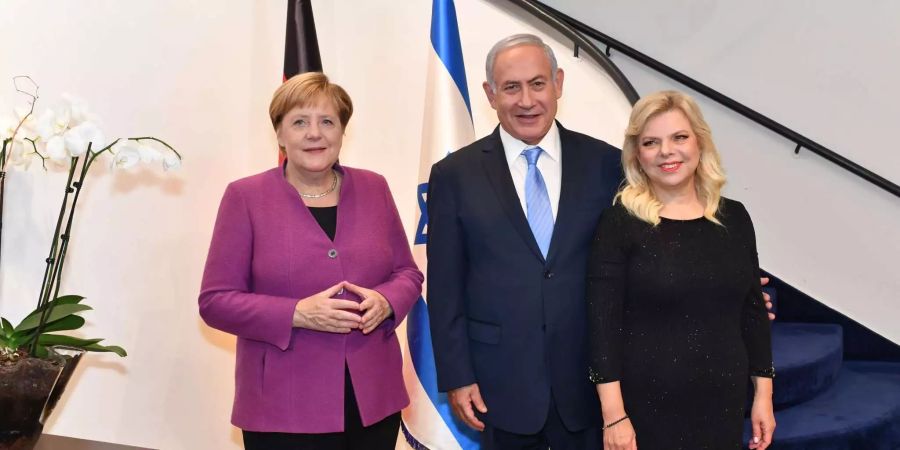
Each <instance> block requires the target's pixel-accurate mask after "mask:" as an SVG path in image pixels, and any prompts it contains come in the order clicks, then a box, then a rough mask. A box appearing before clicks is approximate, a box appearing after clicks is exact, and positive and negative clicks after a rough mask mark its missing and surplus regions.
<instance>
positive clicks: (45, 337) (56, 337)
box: [38, 334, 103, 348]
mask: <svg viewBox="0 0 900 450" xmlns="http://www.w3.org/2000/svg"><path fill="white" fill-rule="evenodd" d="M102 340H103V339H82V338H77V337H73V336H66V335H64V334H42V335H41V337H39V338H38V344H41V345H68V346H71V347H83V348H86V347H87V346H89V345H94V344H96V343H98V342H100V341H102Z"/></svg>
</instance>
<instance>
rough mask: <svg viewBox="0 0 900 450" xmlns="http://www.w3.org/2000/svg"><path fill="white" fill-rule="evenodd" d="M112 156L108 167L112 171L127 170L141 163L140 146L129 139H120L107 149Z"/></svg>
mask: <svg viewBox="0 0 900 450" xmlns="http://www.w3.org/2000/svg"><path fill="white" fill-rule="evenodd" d="M109 151H110V153H112V154H113V157H112V161H110V164H109V165H110V167H111V168H113V169H128V168H131V167H134V166H135V165H136V164H137V163H139V162H140V161H141V152H140V144H139V143H138V142H136V141H132V140H130V139H122V140H120V141H119V142H116V144H115V145H113V146H112V148H110V149H109Z"/></svg>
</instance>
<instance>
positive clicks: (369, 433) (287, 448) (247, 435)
mask: <svg viewBox="0 0 900 450" xmlns="http://www.w3.org/2000/svg"><path fill="white" fill-rule="evenodd" d="M344 378H345V380H344V431H342V432H336V433H308V434H307V433H268V432H257V431H246V430H245V431H243V434H244V448H245V449H246V450H394V448H395V447H396V445H397V434H398V432H399V431H400V413H399V412H397V413H394V414H391V415H390V416H387V417H385V418H384V419H382V420H381V421H379V422H376V423H373V424H372V425H369V426H368V427H364V426H363V424H362V419H361V418H360V416H359V407H358V406H357V404H356V396H355V395H354V393H353V385H352V383H351V381H350V369H348V368H345V369H344Z"/></svg>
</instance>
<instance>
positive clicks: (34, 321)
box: [16, 304, 93, 332]
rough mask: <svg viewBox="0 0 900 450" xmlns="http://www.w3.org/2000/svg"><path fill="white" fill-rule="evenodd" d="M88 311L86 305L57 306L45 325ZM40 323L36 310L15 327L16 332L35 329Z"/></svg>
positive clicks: (39, 316)
mask: <svg viewBox="0 0 900 450" xmlns="http://www.w3.org/2000/svg"><path fill="white" fill-rule="evenodd" d="M89 309H93V308H91V307H90V306H88V305H78V304H68V305H59V306H57V307H56V308H53V311H51V312H50V317H48V318H47V323H48V324H49V323H51V322H56V321H57V320H59V319H62V318H63V317H66V316H69V315H72V314H75V313H79V312H81V311H87V310H89ZM40 323H41V311H40V310H37V311H34V312H33V313H31V314H29V315H28V317H26V318H25V320H23V321H22V323H20V324H19V326H17V327H16V331H17V332H19V331H24V330H30V329H32V328H37V327H38V325H40Z"/></svg>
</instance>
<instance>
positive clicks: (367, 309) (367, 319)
mask: <svg viewBox="0 0 900 450" xmlns="http://www.w3.org/2000/svg"><path fill="white" fill-rule="evenodd" d="M344 287H346V288H347V290H348V291H350V292H352V293H354V294H356V295H358V296H359V298H361V299H362V302H360V304H359V310H360V311H361V312H364V313H363V316H362V322H361V323H360V325H359V328H361V329H362V332H363V334H369V333H371V332H372V330H374V329H375V328H377V327H378V325H381V322H384V319H387V318H388V317H390V316H391V315H393V314H394V309H393V308H391V304H390V303H388V301H387V299H386V298H384V296H383V295H381V294H380V293H378V291H374V290H372V289H366V288H364V287H360V286H357V285H355V284H353V283H351V282H349V281H345V282H344Z"/></svg>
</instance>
